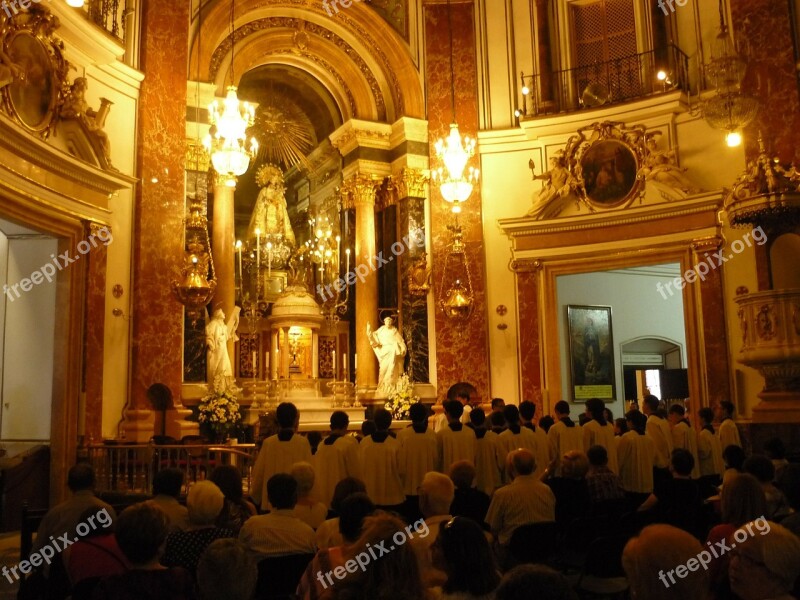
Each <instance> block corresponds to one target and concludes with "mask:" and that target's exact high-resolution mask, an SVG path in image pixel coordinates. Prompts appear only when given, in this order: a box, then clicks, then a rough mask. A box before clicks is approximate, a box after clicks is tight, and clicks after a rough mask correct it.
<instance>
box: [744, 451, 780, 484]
mask: <svg viewBox="0 0 800 600" xmlns="http://www.w3.org/2000/svg"><path fill="white" fill-rule="evenodd" d="M742 470H743V471H744V472H745V473H750V474H751V475H753V476H754V477H755V478H756V479H758V481H759V482H761V484H762V485H763V484H765V483H771V482H772V480H773V479H775V465H773V464H772V461H771V460H770V459H768V458H767V457H766V456H764V455H763V454H754V455H753V456H751V457H750V458H748V459H747V460H745V461H744V464H743V465H742Z"/></svg>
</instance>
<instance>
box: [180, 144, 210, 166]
mask: <svg viewBox="0 0 800 600" xmlns="http://www.w3.org/2000/svg"><path fill="white" fill-rule="evenodd" d="M185 168H186V170H187V171H202V172H203V173H207V172H208V169H209V168H211V157H210V156H209V155H208V151H207V150H206V147H205V146H203V144H201V143H200V142H199V141H197V140H186V167H185Z"/></svg>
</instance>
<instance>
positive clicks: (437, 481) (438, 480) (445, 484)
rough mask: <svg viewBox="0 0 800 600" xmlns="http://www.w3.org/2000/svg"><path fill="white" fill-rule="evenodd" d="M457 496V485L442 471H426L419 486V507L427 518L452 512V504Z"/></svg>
mask: <svg viewBox="0 0 800 600" xmlns="http://www.w3.org/2000/svg"><path fill="white" fill-rule="evenodd" d="M454 496H455V485H453V482H452V480H451V479H450V478H449V477H448V476H447V475H444V474H442V473H435V472H433V471H431V472H430V473H425V477H424V478H423V479H422V485H420V486H419V509H420V511H422V514H423V515H424V516H425V518H428V517H435V516H437V515H447V514H449V513H450V505H451V504H452V503H453V497H454Z"/></svg>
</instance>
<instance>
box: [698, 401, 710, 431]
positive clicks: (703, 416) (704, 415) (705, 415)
mask: <svg viewBox="0 0 800 600" xmlns="http://www.w3.org/2000/svg"><path fill="white" fill-rule="evenodd" d="M697 416H698V417H700V420H701V421H702V422H703V426H704V427H705V426H706V425H711V423H713V422H714V411H713V410H712V409H710V408H708V407H707V406H704V407H703V408H701V409H700V410H698V411H697Z"/></svg>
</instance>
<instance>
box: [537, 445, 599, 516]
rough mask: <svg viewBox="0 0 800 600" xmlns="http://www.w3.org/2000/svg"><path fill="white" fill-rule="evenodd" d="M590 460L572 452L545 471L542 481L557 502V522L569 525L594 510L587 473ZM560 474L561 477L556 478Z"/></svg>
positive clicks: (575, 451)
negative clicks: (587, 482)
mask: <svg viewBox="0 0 800 600" xmlns="http://www.w3.org/2000/svg"><path fill="white" fill-rule="evenodd" d="M588 471H589V460H588V459H587V458H586V455H585V454H584V453H583V452H579V451H577V450H570V451H569V452H567V453H566V454H564V456H563V457H561V460H558V459H556V460H554V461H553V462H552V463H551V464H550V466H549V467H548V468H547V469H546V470H545V472H544V475H543V476H542V481H544V483H546V484H547V485H548V486H549V487H550V489H551V490H553V496H555V500H556V522H557V523H560V524H567V523H570V522H572V521H573V520H575V519H577V518H579V517H582V516H585V515H587V514H589V512H590V511H591V508H592V502H591V498H590V496H589V487H588V486H587V484H586V473H587V472H588ZM558 472H560V473H561V475H560V476H554V474H555V473H558Z"/></svg>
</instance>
